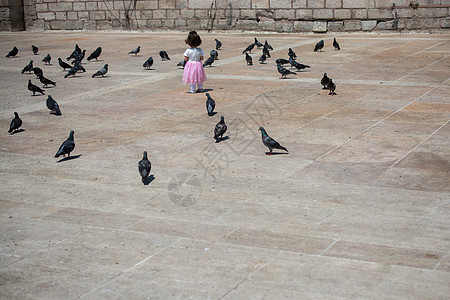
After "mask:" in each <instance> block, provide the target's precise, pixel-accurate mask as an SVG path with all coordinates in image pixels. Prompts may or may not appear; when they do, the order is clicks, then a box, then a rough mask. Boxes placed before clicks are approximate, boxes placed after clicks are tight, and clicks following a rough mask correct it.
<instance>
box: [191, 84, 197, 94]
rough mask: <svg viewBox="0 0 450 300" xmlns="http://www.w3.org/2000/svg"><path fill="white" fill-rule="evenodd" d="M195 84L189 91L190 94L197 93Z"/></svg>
mask: <svg viewBox="0 0 450 300" xmlns="http://www.w3.org/2000/svg"><path fill="white" fill-rule="evenodd" d="M195 91H196V90H195V83H191V89H190V90H189V93H195Z"/></svg>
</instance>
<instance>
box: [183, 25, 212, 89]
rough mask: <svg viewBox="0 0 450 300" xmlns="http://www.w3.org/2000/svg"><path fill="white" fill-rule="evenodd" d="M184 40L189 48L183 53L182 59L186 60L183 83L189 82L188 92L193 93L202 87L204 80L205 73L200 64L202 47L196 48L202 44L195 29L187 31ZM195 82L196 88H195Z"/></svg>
mask: <svg viewBox="0 0 450 300" xmlns="http://www.w3.org/2000/svg"><path fill="white" fill-rule="evenodd" d="M185 42H186V44H188V45H189V46H191V48H189V49H187V50H186V51H185V52H184V54H183V55H184V60H185V61H186V64H185V66H184V72H183V83H184V84H186V83H189V84H190V85H191V89H190V90H189V93H195V92H197V91H200V90H202V89H203V82H204V81H206V74H205V70H204V69H203V65H202V60H203V55H204V54H205V53H204V52H203V51H202V49H200V48H198V46H200V45H201V44H202V39H201V38H200V36H199V35H198V34H197V32H196V31H191V32H189V36H188V37H187V39H186V40H185ZM196 84H197V87H198V89H196V88H195V85H196Z"/></svg>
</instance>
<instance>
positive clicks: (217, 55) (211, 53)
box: [209, 50, 219, 60]
mask: <svg viewBox="0 0 450 300" xmlns="http://www.w3.org/2000/svg"><path fill="white" fill-rule="evenodd" d="M209 55H210V56H213V57H214V59H215V60H218V59H219V52H217V51H216V50H211V52H209Z"/></svg>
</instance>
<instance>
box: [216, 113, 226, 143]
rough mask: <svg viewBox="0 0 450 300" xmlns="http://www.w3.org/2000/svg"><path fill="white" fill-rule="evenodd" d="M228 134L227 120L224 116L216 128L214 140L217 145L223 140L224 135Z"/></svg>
mask: <svg viewBox="0 0 450 300" xmlns="http://www.w3.org/2000/svg"><path fill="white" fill-rule="evenodd" d="M225 132H227V125H226V124H225V119H224V117H223V116H221V117H220V122H219V123H217V124H216V127H215V128H214V139H215V140H216V143H218V142H220V141H221V140H222V139H223V135H224V134H225Z"/></svg>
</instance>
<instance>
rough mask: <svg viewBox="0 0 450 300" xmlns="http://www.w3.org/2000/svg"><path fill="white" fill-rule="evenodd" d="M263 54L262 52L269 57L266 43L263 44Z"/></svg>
mask: <svg viewBox="0 0 450 300" xmlns="http://www.w3.org/2000/svg"><path fill="white" fill-rule="evenodd" d="M263 54H264V55H265V56H266V57H270V52H269V48H267V46H266V45H264V48H263Z"/></svg>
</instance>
